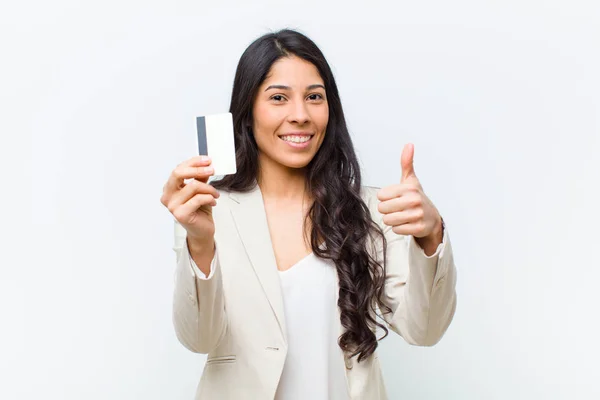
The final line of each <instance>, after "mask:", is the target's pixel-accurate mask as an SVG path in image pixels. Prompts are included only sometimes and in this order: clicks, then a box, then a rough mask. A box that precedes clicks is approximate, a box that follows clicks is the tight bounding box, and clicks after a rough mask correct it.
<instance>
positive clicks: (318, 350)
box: [190, 252, 350, 400]
mask: <svg viewBox="0 0 600 400" xmlns="http://www.w3.org/2000/svg"><path fill="white" fill-rule="evenodd" d="M216 254H217V253H216V252H215V257H214V258H213V261H212V263H211V268H210V273H209V274H208V277H207V276H206V275H204V273H203V272H202V271H200V269H199V268H198V266H197V265H196V263H195V262H194V260H193V259H192V257H191V255H190V263H191V264H192V266H193V269H194V271H195V272H196V275H197V276H198V278H199V279H210V278H212V276H213V273H214V270H215V267H216V266H215V263H216V258H217V257H216ZM279 277H280V281H281V289H282V295H283V308H284V314H285V322H286V327H287V339H288V340H287V342H288V352H287V356H286V359H285V364H284V367H283V372H282V374H281V379H280V381H279V386H278V388H277V393H276V395H275V400H306V399H310V400H349V399H350V396H349V394H348V386H347V382H346V370H345V368H346V366H345V363H344V355H343V352H342V350H341V349H340V346H339V345H338V343H337V339H338V337H339V335H340V332H339V331H338V327H337V324H336V319H337V318H339V316H338V313H337V304H336V301H335V299H336V296H337V294H336V290H335V287H336V284H335V283H336V279H337V273H336V271H335V264H334V263H333V261H331V260H322V259H320V258H318V257H317V256H315V255H314V254H313V253H310V254H309V255H307V256H306V257H304V258H303V259H302V260H300V261H298V262H297V263H296V264H294V266H292V267H291V268H290V269H288V270H286V271H279Z"/></svg>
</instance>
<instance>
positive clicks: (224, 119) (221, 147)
mask: <svg viewBox="0 0 600 400" xmlns="http://www.w3.org/2000/svg"><path fill="white" fill-rule="evenodd" d="M196 128H197V131H198V154H199V155H208V156H209V157H210V158H211V160H212V167H213V168H214V169H215V175H230V174H235V173H236V171H237V168H236V163H235V142H234V140H233V117H232V115H231V113H224V114H213V115H204V116H201V117H196Z"/></svg>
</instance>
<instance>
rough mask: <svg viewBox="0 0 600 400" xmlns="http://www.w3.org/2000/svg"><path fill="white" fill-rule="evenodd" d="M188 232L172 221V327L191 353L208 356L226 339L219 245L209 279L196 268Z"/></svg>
mask: <svg viewBox="0 0 600 400" xmlns="http://www.w3.org/2000/svg"><path fill="white" fill-rule="evenodd" d="M186 239H187V232H186V230H185V228H183V226H182V225H181V224H180V223H179V222H177V221H175V243H174V246H173V250H174V251H175V253H176V260H177V262H176V267H175V289H174V293H173V325H174V327H175V334H176V335H177V339H178V340H179V341H180V342H181V344H183V345H184V346H185V347H186V348H187V349H189V350H191V351H193V352H194V353H203V354H207V353H209V352H210V351H212V350H213V349H214V348H216V347H217V346H218V344H219V342H220V341H221V339H222V338H223V337H224V336H225V331H226V328H227V318H226V314H225V299H224V296H223V281H222V278H221V266H220V263H219V260H218V258H219V257H218V250H219V249H218V246H217V245H215V246H216V249H215V256H214V258H213V260H212V263H211V272H210V274H209V276H208V277H205V276H204V274H202V275H201V276H199V275H198V273H200V274H201V271H200V270H199V269H198V267H196V265H195V263H194V260H193V259H192V257H191V255H190V252H189V249H188V246H187V240H186Z"/></svg>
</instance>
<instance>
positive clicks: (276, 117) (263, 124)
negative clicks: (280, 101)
mask: <svg viewBox="0 0 600 400" xmlns="http://www.w3.org/2000/svg"><path fill="white" fill-rule="evenodd" d="M281 118H282V117H281V110H278V109H277V107H261V106H257V107H255V108H254V124H255V126H256V128H257V129H258V130H259V131H263V130H269V129H272V128H274V127H277V126H278V125H279V124H280V122H281ZM271 133H272V132H271Z"/></svg>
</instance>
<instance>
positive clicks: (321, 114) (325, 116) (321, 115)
mask: <svg viewBox="0 0 600 400" xmlns="http://www.w3.org/2000/svg"><path fill="white" fill-rule="evenodd" d="M314 121H315V123H316V125H317V126H318V127H319V129H320V130H322V131H325V128H327V123H328V122H329V107H327V106H325V107H323V109H321V110H319V111H318V112H317V113H316V115H315V117H314Z"/></svg>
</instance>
